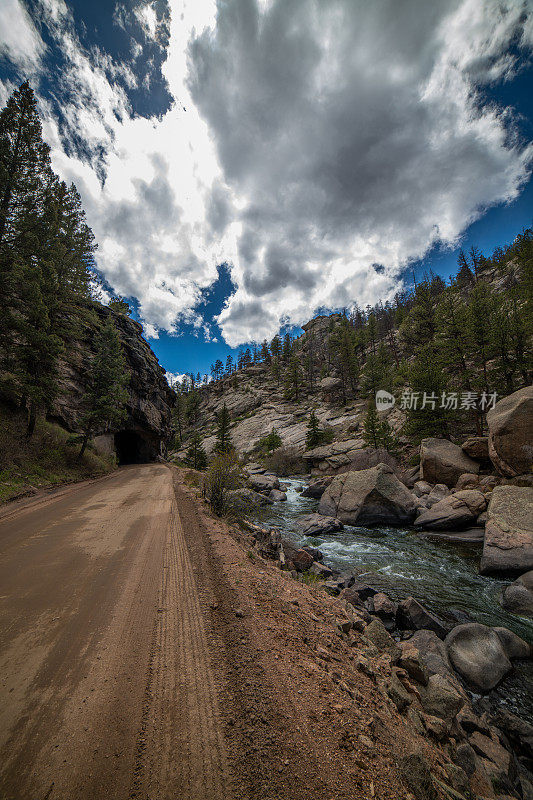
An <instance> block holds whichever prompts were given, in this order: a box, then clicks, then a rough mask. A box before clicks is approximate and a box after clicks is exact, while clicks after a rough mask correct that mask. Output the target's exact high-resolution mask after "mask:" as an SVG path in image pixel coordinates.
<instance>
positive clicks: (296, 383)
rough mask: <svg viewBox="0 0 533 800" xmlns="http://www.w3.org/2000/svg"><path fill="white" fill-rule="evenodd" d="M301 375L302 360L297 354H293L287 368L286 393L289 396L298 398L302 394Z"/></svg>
mask: <svg viewBox="0 0 533 800" xmlns="http://www.w3.org/2000/svg"><path fill="white" fill-rule="evenodd" d="M300 386H301V375H300V362H299V361H298V359H297V358H296V356H292V357H291V359H290V361H289V367H288V369H287V377H286V381H285V394H286V396H287V397H288V398H291V399H294V400H298V398H299V396H300Z"/></svg>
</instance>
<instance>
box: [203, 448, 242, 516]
mask: <svg viewBox="0 0 533 800" xmlns="http://www.w3.org/2000/svg"><path fill="white" fill-rule="evenodd" d="M243 479H244V475H243V472H242V467H241V465H240V463H239V459H238V458H237V456H236V455H235V452H234V451H230V452H229V453H216V454H215V456H214V457H213V459H212V460H211V462H210V464H209V466H208V468H207V474H206V476H205V480H204V496H205V498H206V499H207V502H208V503H209V505H210V506H211V508H212V509H213V511H214V512H215V514H217V515H218V516H222V515H223V514H224V513H225V512H226V511H227V510H228V501H229V498H228V493H229V492H231V491H233V490H235V489H239V488H240V487H241V485H242V483H243Z"/></svg>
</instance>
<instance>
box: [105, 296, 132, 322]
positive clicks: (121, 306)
mask: <svg viewBox="0 0 533 800" xmlns="http://www.w3.org/2000/svg"><path fill="white" fill-rule="evenodd" d="M109 308H110V309H111V311H114V312H115V314H122V315H123V316H125V317H129V315H130V314H131V308H130V307H129V304H128V303H127V302H126V300H124V298H123V297H121V296H120V295H117V296H116V297H113V299H112V300H110V301H109Z"/></svg>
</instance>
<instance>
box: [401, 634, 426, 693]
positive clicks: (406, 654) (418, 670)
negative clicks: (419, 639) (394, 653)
mask: <svg viewBox="0 0 533 800" xmlns="http://www.w3.org/2000/svg"><path fill="white" fill-rule="evenodd" d="M399 646H400V649H401V651H402V652H401V655H400V658H399V660H398V666H399V667H402V669H404V670H405V671H406V672H407V674H408V675H409V676H410V677H411V678H412V679H413V680H415V681H416V682H417V683H420V684H422V686H427V684H428V680H429V672H428V668H427V666H426V663H425V661H424V659H423V658H422V656H421V654H420V650H419V649H418V648H417V647H415V646H414V644H413V643H412V642H411V641H409V640H407V641H405V642H400V645H399Z"/></svg>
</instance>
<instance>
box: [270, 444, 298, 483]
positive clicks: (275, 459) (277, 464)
mask: <svg viewBox="0 0 533 800" xmlns="http://www.w3.org/2000/svg"><path fill="white" fill-rule="evenodd" d="M263 463H264V465H265V466H266V468H267V469H269V470H271V471H272V472H275V473H276V475H279V476H280V477H281V478H287V477H288V476H289V475H297V474H301V473H304V472H305V471H306V465H305V461H304V460H303V458H302V456H301V454H300V451H299V450H298V448H297V447H278V449H277V450H274V451H273V452H272V453H270V454H269V455H267V456H265V458H264V459H263Z"/></svg>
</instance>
